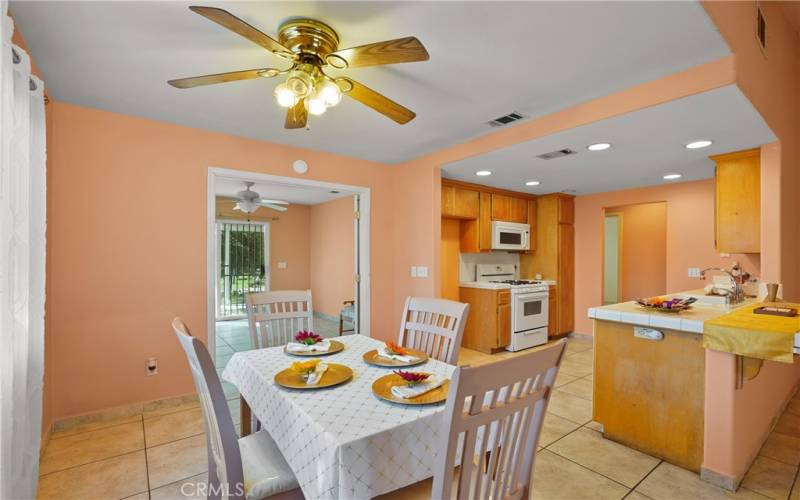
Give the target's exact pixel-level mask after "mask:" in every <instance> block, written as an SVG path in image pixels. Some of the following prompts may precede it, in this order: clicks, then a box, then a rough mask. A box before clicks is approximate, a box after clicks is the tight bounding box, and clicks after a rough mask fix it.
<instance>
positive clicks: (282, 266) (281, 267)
mask: <svg viewBox="0 0 800 500" xmlns="http://www.w3.org/2000/svg"><path fill="white" fill-rule="evenodd" d="M287 267H289V265H288V264H287V263H286V262H284V261H281V262H278V269H286V268H287Z"/></svg>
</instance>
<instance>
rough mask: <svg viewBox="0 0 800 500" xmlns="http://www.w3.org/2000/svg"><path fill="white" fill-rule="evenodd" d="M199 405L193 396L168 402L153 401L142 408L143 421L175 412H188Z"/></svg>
mask: <svg viewBox="0 0 800 500" xmlns="http://www.w3.org/2000/svg"><path fill="white" fill-rule="evenodd" d="M199 406H200V403H199V402H198V401H197V396H196V395H194V394H191V395H188V396H184V397H182V398H175V399H170V400H162V401H154V402H152V403H148V404H146V405H145V406H144V412H143V416H144V418H145V419H148V418H154V417H160V416H162V415H167V414H169V413H175V412H176V411H183V410H190V409H192V408H198V407H199Z"/></svg>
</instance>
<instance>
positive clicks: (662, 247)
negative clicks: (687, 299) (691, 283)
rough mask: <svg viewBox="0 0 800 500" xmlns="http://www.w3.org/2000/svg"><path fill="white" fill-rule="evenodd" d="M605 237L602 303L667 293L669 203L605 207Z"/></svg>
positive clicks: (603, 242)
mask: <svg viewBox="0 0 800 500" xmlns="http://www.w3.org/2000/svg"><path fill="white" fill-rule="evenodd" d="M602 234H603V241H602V245H603V246H602V252H603V261H602V266H603V280H602V284H603V285H602V286H603V290H602V297H601V298H602V302H603V304H616V303H618V302H627V301H631V300H636V299H637V298H644V297H651V296H654V295H662V294H664V293H666V290H667V203H666V202H664V201H658V202H652V203H634V204H629V205H619V206H612V207H606V208H604V209H603V233H602Z"/></svg>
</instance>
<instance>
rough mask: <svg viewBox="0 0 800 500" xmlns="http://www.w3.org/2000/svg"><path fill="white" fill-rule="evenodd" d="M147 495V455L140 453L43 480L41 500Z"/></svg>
mask: <svg viewBox="0 0 800 500" xmlns="http://www.w3.org/2000/svg"><path fill="white" fill-rule="evenodd" d="M146 491H147V466H146V464H145V458H144V451H136V452H133V453H128V454H125V455H120V456H117V457H113V458H109V459H106V460H101V461H99V462H93V463H91V464H87V465H81V466H79V467H73V468H71V469H66V470H62V471H59V472H54V473H52V474H47V475H45V476H42V477H41V478H39V493H38V497H37V498H39V499H42V500H44V499H53V500H71V499H75V500H87V499H95V498H97V499H106V498H112V499H115V498H125V497H129V496H132V495H135V494H138V493H141V492H146Z"/></svg>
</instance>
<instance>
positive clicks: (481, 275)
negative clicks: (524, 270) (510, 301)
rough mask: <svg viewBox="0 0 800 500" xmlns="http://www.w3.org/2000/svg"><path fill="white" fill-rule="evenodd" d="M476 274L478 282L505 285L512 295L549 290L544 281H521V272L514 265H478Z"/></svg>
mask: <svg viewBox="0 0 800 500" xmlns="http://www.w3.org/2000/svg"><path fill="white" fill-rule="evenodd" d="M475 274H476V276H475V277H476V278H477V281H478V282H483V283H493V284H496V285H497V286H502V285H505V286H507V287H508V288H509V289H511V293H512V294H519V293H530V292H542V291H547V290H548V288H549V286H548V284H547V283H544V282H543V281H539V280H522V279H519V271H518V270H517V266H515V265H513V264H478V265H477V266H476V270H475Z"/></svg>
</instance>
